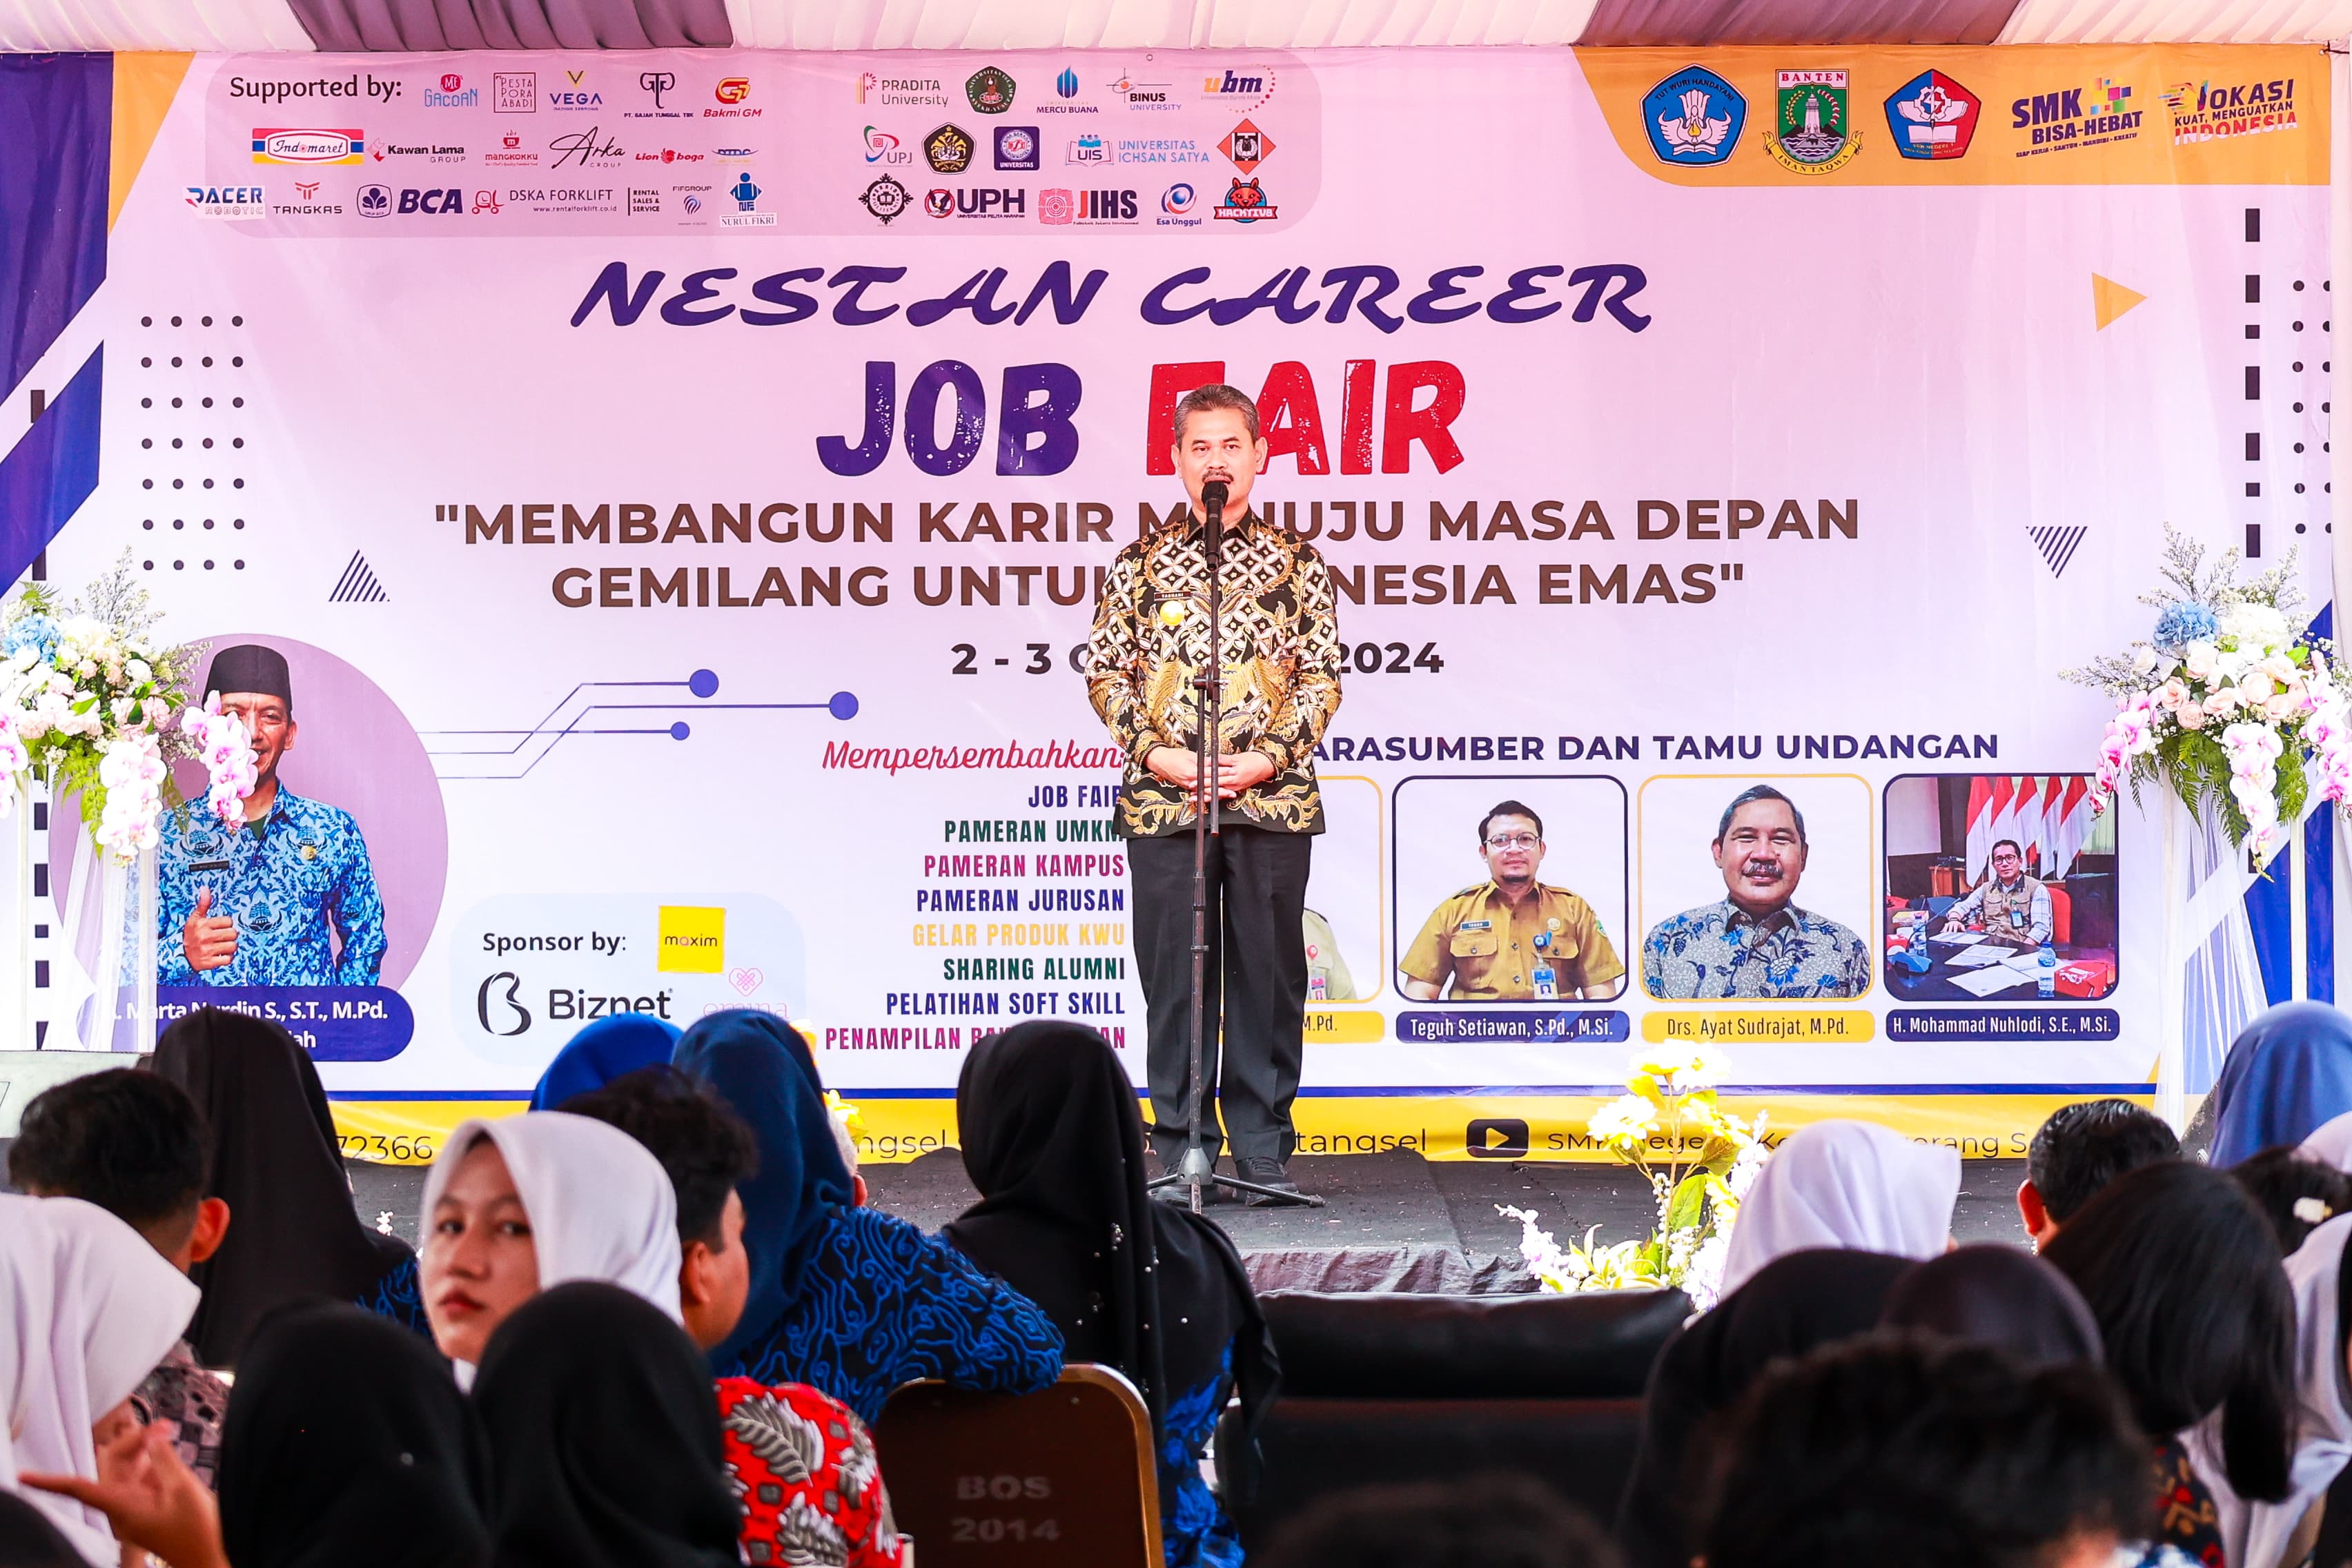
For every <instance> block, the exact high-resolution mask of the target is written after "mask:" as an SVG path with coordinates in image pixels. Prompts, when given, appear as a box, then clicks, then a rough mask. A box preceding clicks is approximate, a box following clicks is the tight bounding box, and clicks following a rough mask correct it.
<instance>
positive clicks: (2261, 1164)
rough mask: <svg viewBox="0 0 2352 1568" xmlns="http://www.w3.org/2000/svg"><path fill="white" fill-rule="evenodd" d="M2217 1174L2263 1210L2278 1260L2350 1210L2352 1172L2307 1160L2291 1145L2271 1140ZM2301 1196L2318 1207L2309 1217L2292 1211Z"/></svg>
mask: <svg viewBox="0 0 2352 1568" xmlns="http://www.w3.org/2000/svg"><path fill="white" fill-rule="evenodd" d="M2222 1174H2223V1175H2225V1176H2227V1177H2229V1178H2230V1179H2231V1181H2233V1182H2235V1183H2237V1184H2238V1185H2239V1186H2240V1187H2242V1188H2243V1189H2244V1190H2245V1194H2246V1195H2247V1196H2248V1197H2250V1198H2252V1199H2253V1200H2254V1206H2255V1207H2257V1208H2259V1209H2261V1210H2262V1211H2263V1218H2264V1219H2267V1220H2269V1221H2270V1222H2271V1229H2272V1231H2273V1233H2274V1234H2276V1236H2277V1237H2278V1244H2279V1256H2280V1257H2281V1258H2284V1257H2285V1256H2286V1255H2287V1254H2289V1253H2291V1252H2293V1251H2294V1249H2295V1248H2296V1247H2301V1246H2302V1245H2303V1243H2304V1238H2305V1237H2308V1236H2309V1235H2310V1234H2311V1233H2312V1232H2313V1231H2315V1230H2316V1229H2317V1228H2319V1226H2323V1225H2325V1224H2326V1223H2327V1222H2328V1221H2329V1220H2331V1219H2334V1218H2335V1217H2336V1215H2345V1214H2352V1175H2347V1174H2346V1173H2344V1172H2342V1171H2339V1170H2337V1169H2336V1167H2335V1166H2333V1165H2331V1164H2329V1163H2327V1162H2326V1161H2325V1160H2315V1159H2314V1158H2312V1157H2311V1156H2310V1155H2308V1154H2306V1153H2305V1152H2303V1151H2302V1150H2301V1149H2299V1148H2297V1147H2296V1146H2295V1145H2294V1144H2293V1143H2278V1144H2273V1146H2271V1147H2270V1148H2268V1149H2265V1150H2263V1152H2261V1153H2259V1154H2249V1155H2248V1156H2246V1158H2244V1159H2242V1160H2241V1161H2239V1162H2238V1163H2236V1164H2234V1165H2231V1166H2230V1167H2228V1168H2227V1169H2226V1170H2224V1171H2223V1172H2222ZM2306 1198H2308V1199H2313V1200H2315V1201H2316V1202H2317V1204H2318V1205H2319V1207H2318V1209H2317V1210H2316V1211H2315V1212H2312V1213H2310V1215H2309V1217H2306V1216H2305V1215H2299V1214H2297V1213H2295V1212H2294V1210H2295V1205H2297V1204H2300V1203H2303V1202H2304V1200H2305V1199H2306ZM2305 1207H2306V1209H2308V1208H2309V1205H2305Z"/></svg>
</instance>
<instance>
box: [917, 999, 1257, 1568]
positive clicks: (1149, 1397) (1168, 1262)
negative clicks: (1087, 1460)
mask: <svg viewBox="0 0 2352 1568" xmlns="http://www.w3.org/2000/svg"><path fill="white" fill-rule="evenodd" d="M956 1125H957V1128H958V1130H959V1140H958V1141H959V1142H960V1143H961V1147H962V1151H963V1164H964V1170H965V1171H966V1172H967V1173H969V1174H970V1175H971V1184H972V1185H973V1186H974V1187H975V1188H977V1189H978V1190H979V1192H980V1194H981V1198H980V1202H978V1203H976V1204H974V1205H972V1206H971V1207H970V1208H968V1209H966V1210H965V1211H964V1212H963V1215H962V1217H961V1218H959V1219H957V1220H956V1221H955V1222H954V1223H952V1224H950V1226H948V1227H947V1229H946V1231H945V1232H944V1233H943V1234H944V1235H945V1236H946V1237H947V1238H948V1240H950V1242H953V1243H954V1244H955V1246H956V1247H957V1248H958V1249H959V1250H960V1251H961V1252H962V1253H963V1255H964V1256H965V1257H967V1258H971V1260H972V1261H973V1262H974V1263H977V1264H979V1265H980V1266H981V1267H982V1268H985V1269H987V1270H988V1271H989V1272H990V1273H991V1274H993V1275H995V1276H996V1277H997V1278H998V1279H1003V1280H1004V1281H1005V1282H1006V1283H1007V1284H1009V1285H1011V1286H1012V1287H1013V1289H1016V1290H1018V1291H1020V1292H1021V1293H1022V1294H1023V1295H1024V1296H1026V1297H1028V1298H1029V1299H1030V1300H1033V1301H1034V1302H1036V1303H1037V1304H1038V1305H1039V1306H1041V1307H1043V1308H1044V1309H1045V1312H1046V1314H1047V1316H1049V1317H1051V1318H1052V1319H1053V1320H1054V1326H1055V1328H1057V1329H1059V1330H1060V1331H1061V1333H1062V1347H1063V1352H1062V1353H1063V1356H1064V1358H1065V1359H1066V1361H1070V1362H1096V1363H1102V1364H1104V1365H1107V1366H1114V1367H1117V1368H1118V1370H1119V1371H1120V1372H1122V1373H1126V1374H1127V1376H1128V1378H1129V1380H1130V1381H1131V1382H1133V1383H1134V1384H1135V1385H1136V1387H1137V1388H1138V1389H1139V1391H1140V1392H1141V1393H1142V1394H1143V1399H1144V1403H1145V1404H1146V1405H1148V1406H1150V1411H1151V1419H1152V1432H1153V1446H1154V1448H1155V1450H1156V1451H1157V1453H1158V1455H1159V1461H1160V1540H1161V1542H1162V1545H1163V1546H1164V1548H1165V1551H1166V1555H1167V1561H1168V1564H1169V1568H1193V1565H1195V1564H1218V1565H1223V1564H1236V1563H1240V1562H1241V1560H1242V1550H1241V1542H1240V1539H1239V1538H1238V1536H1237V1535H1236V1534H1235V1533H1234V1527H1233V1525H1232V1523H1231V1522H1230V1521H1228V1520H1227V1519H1226V1518H1225V1516H1224V1512H1223V1510H1222V1509H1221V1508H1219V1506H1218V1503H1217V1500H1216V1498H1215V1497H1214V1496H1213V1494H1212V1493H1211V1492H1210V1490H1209V1489H1208V1487H1207V1485H1206V1484H1205V1483H1204V1482H1203V1481H1202V1479H1201V1456H1202V1451H1203V1450H1204V1449H1205V1448H1206V1447H1208V1442H1209V1437H1210V1435H1211V1434H1212V1433H1213V1431H1214V1430H1215V1428H1216V1425H1217V1418H1218V1416H1219V1415H1222V1414H1223V1411H1224V1408H1225V1404H1226V1399H1227V1395H1228V1391H1229V1390H1233V1391H1237V1392H1238V1393H1239V1394H1240V1397H1241V1405H1242V1432H1243V1434H1244V1438H1243V1445H1244V1447H1255V1440H1256V1439H1255V1428H1256V1425H1257V1420H1258V1416H1259V1415H1260V1414H1261V1413H1262V1412H1263V1411H1264V1409H1265V1405H1266V1403H1267V1402H1268V1401H1269V1400H1270V1399H1271V1398H1272V1396H1273V1394H1274V1390H1275V1384H1276V1381H1277V1371H1276V1363H1275V1354H1274V1342H1273V1337H1272V1335H1271V1334H1270V1333H1269V1332H1268V1331H1267V1330H1266V1326H1265V1318H1264V1317H1263V1316H1262V1315H1261V1314H1260V1312H1259V1311H1258V1306H1257V1297H1256V1294H1255V1292H1254V1291H1253V1290H1252V1289H1250V1282H1249V1276H1248V1275H1247V1274H1246V1273H1245V1272H1244V1271H1243V1268H1242V1260H1241V1256H1240V1254H1238V1253H1236V1252H1235V1251H1234V1244H1233V1242H1232V1241H1230V1240H1229V1239H1227V1237H1226V1236H1225V1233H1224V1232H1223V1231H1222V1230H1220V1229H1219V1228H1217V1226H1215V1225H1214V1224H1213V1223H1212V1222H1210V1221H1209V1220H1206V1219H1204V1218H1202V1217H1201V1216H1200V1215H1194V1214H1192V1212H1190V1211H1189V1210H1186V1209H1180V1208H1176V1207H1172V1206H1171V1205H1167V1204H1160V1203H1153V1202H1151V1201H1150V1195H1149V1194H1147V1193H1146V1191H1145V1188H1144V1182H1145V1179H1146V1178H1145V1166H1144V1147H1145V1146H1144V1141H1143V1118H1142V1115H1141V1113H1140V1112H1139V1110H1137V1107H1136V1097H1135V1086H1134V1084H1133V1082H1132V1081H1131V1080H1130V1079H1129V1078H1128V1075H1127V1068H1125V1067H1123V1066H1121V1065H1120V1063H1119V1059H1118V1053H1117V1052H1116V1051H1114V1050H1112V1049H1111V1047H1110V1044H1109V1042H1108V1041H1107V1040H1105V1039H1104V1038H1103V1037H1102V1036H1100V1035H1099V1034H1097V1033H1096V1032H1095V1031H1094V1030H1092V1029H1089V1028H1087V1027H1086V1026H1083V1025H1079V1024H1066V1023H1059V1022H1054V1021H1047V1020H1039V1021H1037V1022H1033V1023H1026V1024H1016V1025H1015V1026H1013V1027H1012V1028H1010V1029H1007V1030H1005V1031H1004V1032H1003V1033H1002V1034H997V1035H990V1036H987V1037H984V1038H982V1040H981V1041H980V1042H979V1043H978V1044H977V1045H975V1046H973V1047H972V1048H971V1052H970V1053H969V1054H968V1055H967V1056H966V1057H965V1058H964V1061H963V1070H962V1073H961V1076H960V1077H959V1078H958V1079H957V1080H956ZM1217 1459H1218V1468H1219V1472H1220V1475H1221V1478H1222V1479H1224V1480H1225V1482H1226V1484H1227V1485H1228V1486H1229V1487H1230V1486H1232V1485H1233V1484H1234V1479H1235V1478H1236V1477H1238V1476H1241V1475H1243V1474H1244V1473H1246V1470H1247V1456H1245V1455H1244V1454H1242V1453H1235V1452H1229V1451H1227V1447H1220V1449H1219V1451H1218V1456H1217Z"/></svg>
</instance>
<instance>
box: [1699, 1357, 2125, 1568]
mask: <svg viewBox="0 0 2352 1568" xmlns="http://www.w3.org/2000/svg"><path fill="white" fill-rule="evenodd" d="M2142 1444H2143V1439H2142V1438H2141V1436H2140V1435H2139V1434H2138V1433H2137V1432H2136V1431H2134V1430H2133V1428H2132V1425H2131V1421H2130V1418H2129V1416H2128V1415H2127V1414H2126V1410H2125V1409H2124V1406H2123V1404H2122V1402H2121V1401H2120V1400H2118V1399H2117V1398H2116V1394H2115V1391H2114V1388H2113V1386H2112V1385H2111V1384H2109V1382H2108V1380H2107V1379H2106V1378H2105V1376H2104V1375H2102V1374H2101V1373H2099V1371H2098V1370H2097V1369H2096V1368H2094V1367H2089V1366H2084V1365H2081V1364H2059V1365H2053V1366H2045V1367H2042V1368H2041V1369H2040V1370H2038V1371H2028V1370H2027V1369H2026V1368H2025V1367H2024V1366H2022V1365H2021V1363H2018V1362H2017V1361H2016V1360H2015V1359H2014V1358H2013V1357H2011V1356H2010V1355H2009V1354H2007V1353H2006V1352H2001V1351H1999V1350H1995V1349H1993V1348H1991V1347H1990V1346H1987V1345H1977V1344H1955V1343H1953V1342H1948V1341H1945V1340H1941V1339H1937V1338H1936V1337H1934V1336H1932V1335H1903V1334H1895V1333H1885V1334H1877V1335H1873V1336H1870V1337H1868V1338H1865V1339H1862V1340H1857V1341H1855V1342H1852V1343H1848V1344H1843V1345H1833V1346H1829V1347H1827V1348H1824V1349H1822V1350H1819V1351H1816V1352H1813V1353H1811V1355H1809V1356H1807V1357H1805V1359H1803V1360H1802V1361H1799V1362H1796V1363H1790V1364H1788V1365H1784V1366H1780V1367H1778V1368H1776V1369H1774V1370H1773V1371H1772V1372H1770V1373H1767V1374H1766V1375H1765V1376H1764V1377H1763V1378H1762V1379H1760V1380H1759V1382H1758V1384H1757V1385H1756V1387H1755V1389H1754V1390H1753V1391H1752V1392H1751V1393H1750V1394H1749V1395H1748V1399H1747V1401H1746V1402H1745V1404H1744V1405H1742V1406H1741V1408H1740V1410H1739V1412H1738V1416H1737V1418H1736V1420H1735V1422H1734V1424H1733V1426H1732V1428H1731V1430H1730V1431H1729V1432H1728V1433H1727V1437H1726V1441H1725V1443H1724V1445H1723V1449H1722V1455H1721V1458H1720V1460H1719V1462H1718V1463H1717V1466H1716V1467H1715V1470H1714V1479H1713V1484H1712V1485H1711V1487H1710V1488H1709V1489H1708V1504H1707V1507H1706V1521H1705V1523H1704V1525H1703V1527H1702V1529H1701V1532H1700V1536H1699V1550H1700V1554H1701V1555H1702V1556H1703V1557H1704V1559H1705V1561H1706V1568H1886V1565H1887V1564H1890V1563H1902V1564H1904V1565H1905V1568H2110V1564H2112V1563H2114V1561H2115V1560H2116V1553H2117V1550H2118V1548H2119V1546H2120V1545H2121V1544H2122V1543H2124V1542H2132V1541H2137V1540H2139V1539H2141V1538H2142V1537H2144V1536H2145V1535H2146V1534H2147V1528H2148V1516H2149V1512H2150V1510H2149V1506H2148V1491H2147V1449H2146V1448H2145V1447H2143V1446H2142Z"/></svg>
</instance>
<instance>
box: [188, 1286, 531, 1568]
mask: <svg viewBox="0 0 2352 1568" xmlns="http://www.w3.org/2000/svg"><path fill="white" fill-rule="evenodd" d="M488 1495H489V1457H488V1448H487V1447H486V1446H485V1443H484V1441H483V1437H482V1432H481V1427H480V1426H479V1424H478V1422H477V1421H476V1420H475V1417H474V1412H473V1409H472V1407H471V1406H470V1405H468V1403H467V1399H466V1397H465V1395H463V1394H460V1393H458V1392H457V1384H454V1383H452V1382H451V1381H450V1378H449V1368H448V1366H447V1364H446V1363H444V1362H443V1361H442V1360H441V1358H440V1357H439V1356H437V1355H436V1354H434V1352H433V1348H432V1347H431V1346H430V1345H428V1344H426V1343H425V1342H424V1341H422V1340H420V1339H418V1338H417V1337H416V1336H415V1334H412V1333H410V1332H408V1331H406V1330H404V1329H402V1328H400V1327H398V1326H397V1325H395V1324H393V1323H389V1322H386V1321H383V1319H381V1318H378V1317H376V1316H374V1315H373V1314H372V1313H368V1312H362V1311H361V1310H359V1309H358V1308H356V1307H352V1306H347V1305H343V1304H341V1303H334V1302H319V1303H316V1304H313V1305H308V1306H298V1307H289V1308H285V1309H282V1310H279V1311H278V1312H275V1313H273V1314H271V1315H270V1316H269V1317H268V1318H266V1319H264V1320H263V1321H261V1323H260V1325H259V1326H258V1327H257V1328H256V1329H255V1330H254V1331H253V1337H252V1339H251V1340H250V1341H248V1342H247V1345H246V1352H245V1356H244V1359H243V1361H242V1363H240V1365H239V1366H238V1368H237V1379H236V1401H235V1402H234V1404H233V1405H231V1407H230V1414H229V1425H228V1442H227V1447H226V1450H225V1453H224V1455H223V1459H222V1466H221V1484H220V1520H221V1536H222V1540H223V1542H224V1543H225V1544H226V1547H227V1551H228V1556H229V1560H230V1561H231V1562H233V1563H236V1568H332V1565H337V1564H343V1563H368V1564H371V1568H487V1564H488V1562H489V1544H490V1537H489V1527H488V1522H487V1521H486V1520H485V1518H484V1510H485V1509H486V1507H487V1504H488Z"/></svg>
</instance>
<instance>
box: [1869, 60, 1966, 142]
mask: <svg viewBox="0 0 2352 1568" xmlns="http://www.w3.org/2000/svg"><path fill="white" fill-rule="evenodd" d="M1983 108H1984V104H1983V102H1982V100H1979V98H1978V97H1977V95H1976V94H1974V93H1972V92H1970V91H1969V89H1967V88H1964V87H1962V86H1961V85H1960V84H1959V83H1958V82H1957V81H1954V80H1953V79H1951V78H1950V77H1948V76H1946V75H1945V74H1944V73H1943V72H1942V71H1921V72H1920V73H1919V74H1918V75H1917V76H1915V77H1913V78H1912V79H1910V80H1909V81H1906V82H1905V83H1904V84H1903V85H1902V86H1901V87H1898V88H1896V89H1895V90H1894V91H1893V92H1892V93H1890V94H1888V95H1887V99H1886V129H1887V131H1888V132H1889V133H1890V134H1892V135H1893V136H1894V138H1895V151H1896V152H1897V153H1901V154H1902V155H1903V156H1905V157H1906V158H1927V159H1945V158H1960V157H1965V156H1967V154H1968V151H1969V142H1970V141H1971V140H1972V139H1973V138H1974V137H1975V136H1976V133H1977V115H1978V114H1979V112H1980V111H1981V110H1983Z"/></svg>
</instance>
